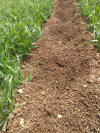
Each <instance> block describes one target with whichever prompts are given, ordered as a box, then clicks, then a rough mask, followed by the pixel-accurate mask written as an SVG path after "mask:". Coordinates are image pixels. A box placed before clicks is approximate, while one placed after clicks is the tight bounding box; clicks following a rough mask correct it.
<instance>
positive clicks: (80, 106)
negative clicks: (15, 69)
mask: <svg viewBox="0 0 100 133" xmlns="http://www.w3.org/2000/svg"><path fill="white" fill-rule="evenodd" d="M73 3H74V2H73V0H56V1H55V7H54V12H53V14H52V17H51V19H49V21H48V22H47V23H46V24H44V26H43V27H44V28H45V35H44V36H43V38H42V39H41V40H39V41H38V42H37V45H38V46H39V48H38V49H36V50H35V51H33V52H32V55H31V57H29V58H28V59H27V61H26V62H25V63H24V65H23V71H24V73H25V74H26V75H27V74H29V73H30V72H31V73H32V78H31V81H30V82H25V83H24V84H23V85H21V86H20V87H19V88H20V89H22V90H23V94H21V95H20V96H19V97H18V98H17V100H16V104H18V103H24V102H27V104H25V105H24V106H22V107H20V108H18V109H16V110H15V111H14V113H13V116H12V117H11V118H10V120H9V123H8V128H7V133H100V115H99V113H100V54H99V53H97V51H96V49H95V48H94V46H93V44H89V45H87V46H85V45H84V44H85V42H86V41H88V40H90V39H92V38H91V36H90V34H89V33H88V31H87V26H86V24H83V22H84V23H87V22H88V21H87V20H85V19H84V18H83V17H82V16H81V15H79V13H80V11H79V9H78V8H77V5H76V4H73Z"/></svg>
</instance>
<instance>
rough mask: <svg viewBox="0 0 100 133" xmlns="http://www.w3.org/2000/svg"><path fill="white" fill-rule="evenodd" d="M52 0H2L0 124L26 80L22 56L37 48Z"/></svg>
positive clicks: (2, 122)
mask: <svg viewBox="0 0 100 133" xmlns="http://www.w3.org/2000/svg"><path fill="white" fill-rule="evenodd" d="M52 6H53V0H0V128H3V129H4V127H5V124H6V123H7V119H8V116H9V114H10V113H11V112H12V111H13V109H14V101H15V98H16V94H15V92H16V88H17V86H18V85H19V84H21V83H22V82H23V80H24V76H23V73H22V71H21V63H22V60H23V59H24V58H25V57H26V56H27V55H28V54H29V52H30V51H31V50H32V49H34V48H36V46H35V45H34V43H35V42H36V41H37V40H38V39H39V38H40V37H41V36H42V35H43V31H42V24H43V23H44V22H46V21H47V19H48V18H49V17H50V14H51V11H52Z"/></svg>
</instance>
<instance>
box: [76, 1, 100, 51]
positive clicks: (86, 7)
mask: <svg viewBox="0 0 100 133" xmlns="http://www.w3.org/2000/svg"><path fill="white" fill-rule="evenodd" d="M78 1H79V5H80V7H81V9H82V12H83V14H84V15H85V16H87V17H88V18H89V20H90V24H89V30H90V31H91V32H92V33H93V37H94V38H95V39H96V40H98V41H97V44H98V50H99V51H100V0H78Z"/></svg>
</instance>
